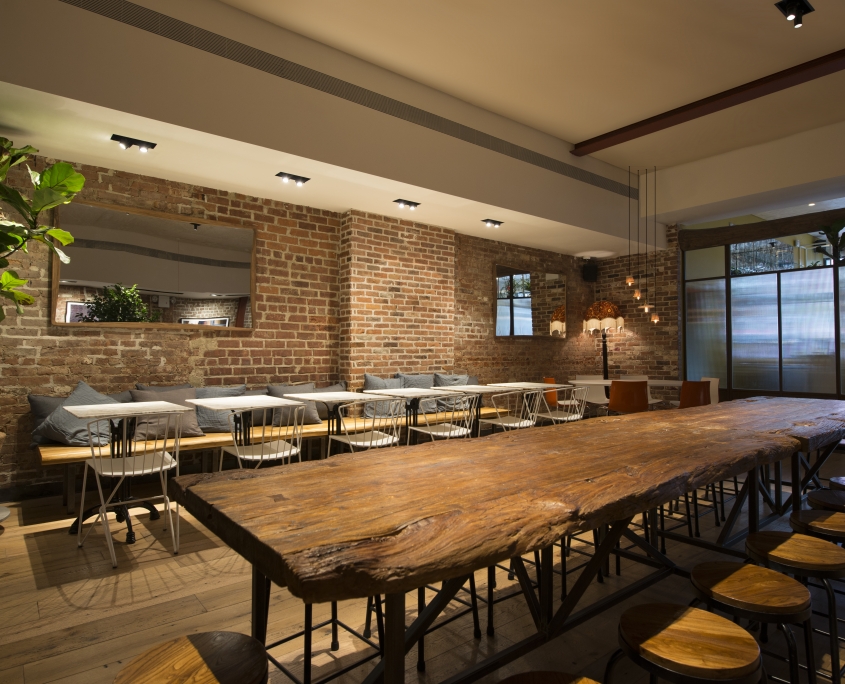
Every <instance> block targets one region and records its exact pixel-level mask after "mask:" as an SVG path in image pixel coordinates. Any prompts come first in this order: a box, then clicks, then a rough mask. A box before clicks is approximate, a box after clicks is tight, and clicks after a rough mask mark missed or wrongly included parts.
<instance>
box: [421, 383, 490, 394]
mask: <svg viewBox="0 0 845 684" xmlns="http://www.w3.org/2000/svg"><path fill="white" fill-rule="evenodd" d="M432 389H438V390H446V391H447V392H463V393H465V394H497V393H500V392H501V391H502V388H501V387H496V386H495V385H450V386H449V387H432Z"/></svg>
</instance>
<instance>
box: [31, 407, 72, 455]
mask: <svg viewBox="0 0 845 684" xmlns="http://www.w3.org/2000/svg"><path fill="white" fill-rule="evenodd" d="M27 399H28V400H29V410H30V412H31V414H32V443H33V444H34V445H38V444H50V442H51V440H49V439H47V438H46V437H42V436H41V435H38V434H36V433H37V431H38V428H40V427H41V424H42V423H43V422H44V421H45V420H47V417H48V416H49V415H50V414H51V413H52V412H53V411H55V410H56V409H57V408H59V407H61V405H62V404H64V403H65V402H66V401H67V397H48V396H46V395H44V394H30V395H29V396H28V397H27Z"/></svg>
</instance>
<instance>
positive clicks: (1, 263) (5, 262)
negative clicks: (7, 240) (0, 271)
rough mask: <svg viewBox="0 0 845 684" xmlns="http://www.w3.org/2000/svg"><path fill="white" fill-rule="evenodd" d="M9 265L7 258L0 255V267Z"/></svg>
mask: <svg viewBox="0 0 845 684" xmlns="http://www.w3.org/2000/svg"><path fill="white" fill-rule="evenodd" d="M8 265H9V260H8V259H4V258H3V257H0V268H6V266H8Z"/></svg>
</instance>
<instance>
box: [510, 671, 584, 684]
mask: <svg viewBox="0 0 845 684" xmlns="http://www.w3.org/2000/svg"><path fill="white" fill-rule="evenodd" d="M499 684H599V683H598V682H597V681H596V680H594V679H588V678H587V677H579V676H578V675H571V674H566V673H565V672H542V671H538V672H520V673H519V674H515V675H511V676H510V677H508V678H507V679H504V680H502V681H501V682H499Z"/></svg>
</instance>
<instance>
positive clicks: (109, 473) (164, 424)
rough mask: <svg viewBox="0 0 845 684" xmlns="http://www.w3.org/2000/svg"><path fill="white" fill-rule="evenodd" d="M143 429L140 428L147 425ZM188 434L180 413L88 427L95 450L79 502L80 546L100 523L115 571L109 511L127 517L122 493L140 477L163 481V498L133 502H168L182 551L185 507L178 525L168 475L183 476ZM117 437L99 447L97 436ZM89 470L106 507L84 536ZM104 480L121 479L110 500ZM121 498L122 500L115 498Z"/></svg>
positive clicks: (103, 421) (176, 543) (86, 467)
mask: <svg viewBox="0 0 845 684" xmlns="http://www.w3.org/2000/svg"><path fill="white" fill-rule="evenodd" d="M141 426H142V429H140V430H139V429H138V427H141ZM181 432H182V416H181V414H179V413H159V414H143V415H138V416H130V417H126V418H122V419H121V420H120V421H116V422H115V421H113V420H112V419H109V418H101V419H98V420H93V421H91V422H89V423H88V445H89V447H90V448H91V458H89V459H88V460H87V461H85V465H84V466H83V475H82V496H81V497H80V502H79V520H78V524H77V532H76V542H77V545H78V546H79V547H81V546H82V545H83V544H84V543H85V540H86V539H87V538H88V535H89V534H90V533H91V530H93V529H94V527H95V526H96V524H97V522H101V523H102V525H103V532H104V533H105V535H106V543H107V544H108V547H109V555H110V556H111V562H112V567H115V568H116V567H117V556H116V555H115V552H114V541H113V540H112V536H111V530H110V528H109V518H108V511H109V509H110V508H111V509H117V508H122V509H123V513H124V515H126V516H127V518H128V515H129V512H128V507H127V503H128V502H126V501H121V500H120V498H119V496H118V494H119V492H120V491H121V488H122V487H123V484H124V481H125V480H126V479H127V478H132V477H137V476H140V475H153V474H156V475H158V477H159V482H160V484H161V495H155V496H150V497H146V498H141V499H137V498H134V497H133V498H132V500H131V505H132V506H135V504H138V503H141V502H144V501H157V500H162V501H163V502H164V508H165V511H166V513H167V524H168V525H169V527H170V536H171V538H172V540H173V553H174V555H175V554H177V553H179V504H178V503H177V504H176V524H175V525H174V523H173V514H172V512H171V507H170V499H169V498H168V496H167V473H168V472H170V471H171V470H174V469H175V470H176V475H177V476H178V475H179V439H180V436H181ZM104 434H111V440H110V441H106V440H102V441H103V444H94V439H93V435H104ZM89 468H90V469H91V470H92V471H93V473H94V478H95V480H96V482H97V491H98V492H99V495H100V507H99V510H98V512H97V519H96V520H95V521H94V522H93V523H92V524H91V525H89V526H88V531H87V532H85V534H84V535H83V533H82V528H83V516H84V512H85V490H86V487H87V484H88V470H89ZM102 478H110V479H111V480H115V479H116V480H117V482H116V483H114V486H113V488H112V490H111V493H109V495H108V496H106V495H105V493H104V492H103V482H102ZM116 497H117V500H115V498H116Z"/></svg>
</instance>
